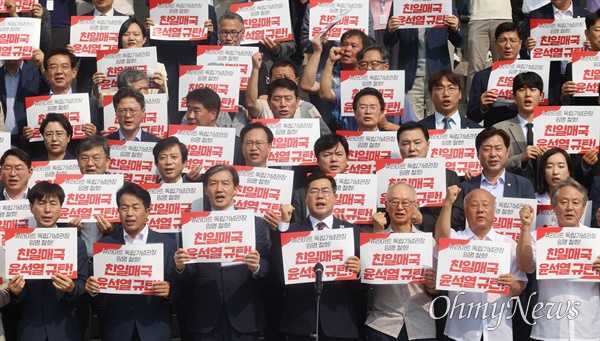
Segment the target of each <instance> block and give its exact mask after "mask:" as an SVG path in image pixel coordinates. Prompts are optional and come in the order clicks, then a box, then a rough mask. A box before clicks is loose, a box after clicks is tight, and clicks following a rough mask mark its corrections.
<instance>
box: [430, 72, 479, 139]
mask: <svg viewBox="0 0 600 341" xmlns="http://www.w3.org/2000/svg"><path fill="white" fill-rule="evenodd" d="M427 90H428V91H429V98H431V102H432V103H433V106H434V108H435V113H434V114H433V115H430V116H427V117H425V118H424V119H422V120H420V121H419V123H420V124H421V125H423V126H424V127H425V128H426V129H444V123H443V122H442V120H443V119H445V118H448V119H450V120H451V122H450V128H451V129H457V128H461V129H465V128H471V129H472V128H482V127H481V126H480V125H479V124H477V123H475V122H473V121H471V120H470V119H468V118H466V117H465V116H463V115H461V114H460V113H459V112H458V103H459V102H460V99H461V98H462V87H461V82H460V77H458V75H457V74H456V73H454V72H453V71H452V70H449V69H442V70H439V71H436V72H434V73H433V74H432V75H431V76H429V79H428V80H427ZM458 121H460V127H459V126H458Z"/></svg>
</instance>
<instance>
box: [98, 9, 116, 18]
mask: <svg viewBox="0 0 600 341" xmlns="http://www.w3.org/2000/svg"><path fill="white" fill-rule="evenodd" d="M114 15H115V9H114V8H111V9H110V11H108V12H107V13H106V14H102V12H100V11H99V10H97V9H96V8H94V16H95V17H104V16H106V17H113V16H114Z"/></svg>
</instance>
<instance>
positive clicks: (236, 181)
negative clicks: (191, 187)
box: [202, 165, 240, 189]
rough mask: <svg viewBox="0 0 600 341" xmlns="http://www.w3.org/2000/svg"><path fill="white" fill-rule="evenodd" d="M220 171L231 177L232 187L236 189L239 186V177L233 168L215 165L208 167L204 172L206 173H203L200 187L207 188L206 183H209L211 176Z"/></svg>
mask: <svg viewBox="0 0 600 341" xmlns="http://www.w3.org/2000/svg"><path fill="white" fill-rule="evenodd" d="M222 171H227V172H229V173H231V177H232V178H233V186H235V187H237V186H239V185H240V176H239V175H238V172H237V171H236V170H235V168H233V167H231V166H229V165H216V166H212V167H210V168H209V169H208V170H207V171H206V173H204V176H203V177H202V186H203V187H204V189H207V188H208V182H209V180H210V178H211V177H212V176H213V175H215V174H216V173H219V172H222Z"/></svg>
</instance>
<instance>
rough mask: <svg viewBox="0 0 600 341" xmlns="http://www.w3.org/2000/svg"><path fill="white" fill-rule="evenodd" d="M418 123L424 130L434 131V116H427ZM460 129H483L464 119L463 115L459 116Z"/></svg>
mask: <svg viewBox="0 0 600 341" xmlns="http://www.w3.org/2000/svg"><path fill="white" fill-rule="evenodd" d="M418 123H419V124H421V125H422V126H424V127H425V129H428V130H430V129H435V115H430V116H427V117H425V118H424V119H422V120H420V121H419V122H418ZM460 127H461V128H462V129H466V128H468V129H477V128H483V127H482V126H480V125H479V124H477V123H475V122H473V121H471V120H470V119H468V118H466V117H464V116H463V115H460Z"/></svg>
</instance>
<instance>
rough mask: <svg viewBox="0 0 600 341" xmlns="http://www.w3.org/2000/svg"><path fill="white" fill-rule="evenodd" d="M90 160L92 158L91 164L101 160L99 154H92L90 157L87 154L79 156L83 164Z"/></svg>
mask: <svg viewBox="0 0 600 341" xmlns="http://www.w3.org/2000/svg"><path fill="white" fill-rule="evenodd" d="M90 160H92V163H93V164H95V165H97V164H99V163H100V162H101V161H102V158H101V157H100V156H99V155H94V156H92V157H91V158H90V157H89V156H80V157H79V162H81V163H83V164H84V165H85V164H87V163H88V162H90Z"/></svg>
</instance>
